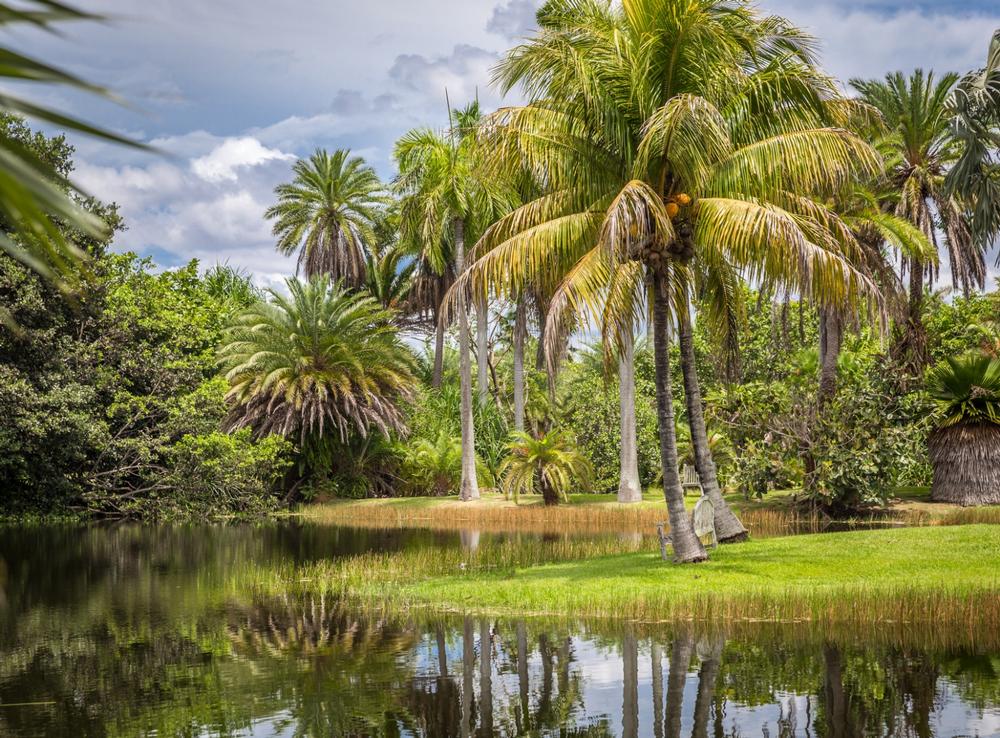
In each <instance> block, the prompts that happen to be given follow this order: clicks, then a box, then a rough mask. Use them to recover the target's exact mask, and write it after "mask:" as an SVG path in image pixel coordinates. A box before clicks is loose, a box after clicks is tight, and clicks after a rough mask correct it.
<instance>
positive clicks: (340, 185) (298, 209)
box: [264, 149, 389, 288]
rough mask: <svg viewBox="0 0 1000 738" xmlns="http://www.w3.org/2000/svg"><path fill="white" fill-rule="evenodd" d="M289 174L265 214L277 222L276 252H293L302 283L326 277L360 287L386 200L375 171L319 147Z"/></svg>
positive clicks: (345, 152)
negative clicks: (273, 203) (290, 176)
mask: <svg viewBox="0 0 1000 738" xmlns="http://www.w3.org/2000/svg"><path fill="white" fill-rule="evenodd" d="M292 172H293V174H294V175H295V177H294V179H293V180H292V181H291V182H289V183H286V184H281V185H278V186H277V187H275V188H274V194H275V195H276V196H277V198H278V202H277V203H276V204H275V205H272V206H271V207H270V208H268V209H267V211H266V213H265V214H264V215H265V217H266V218H268V219H271V220H274V221H275V223H274V227H273V229H272V230H273V233H274V235H275V236H277V238H278V245H277V248H278V251H279V252H280V253H282V254H284V255H286V256H288V255H291V254H294V253H295V252H296V251H297V252H298V254H299V259H298V270H299V271H300V272H301V273H302V274H303V275H304V276H305V278H306V279H311V278H312V277H314V276H316V275H319V274H327V275H329V276H330V277H332V278H333V279H334V280H342V281H343V282H344V284H345V285H347V286H348V287H351V288H357V287H361V286H363V285H364V282H365V276H366V270H365V257H366V255H367V253H368V250H369V249H370V248H371V246H372V244H373V243H374V241H375V234H374V228H375V224H376V220H377V219H378V217H379V208H380V207H381V206H382V205H386V204H388V202H389V200H388V198H387V197H386V196H385V194H384V193H383V190H384V188H383V186H382V183H381V182H380V181H379V178H378V175H376V174H375V170H374V169H372V168H371V167H370V166H368V165H366V164H365V160H364V159H362V158H361V157H360V156H351V152H350V151H349V150H348V149H337V150H336V151H334V152H333V153H332V154H331V153H329V152H327V151H325V150H323V149H317V150H316V152H315V153H313V155H312V156H310V157H309V159H300V160H299V161H297V162H295V164H293V165H292Z"/></svg>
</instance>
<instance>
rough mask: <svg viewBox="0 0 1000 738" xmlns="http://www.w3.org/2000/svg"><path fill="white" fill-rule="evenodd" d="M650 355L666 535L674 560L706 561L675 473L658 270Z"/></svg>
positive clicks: (665, 309)
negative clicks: (665, 515)
mask: <svg viewBox="0 0 1000 738" xmlns="http://www.w3.org/2000/svg"><path fill="white" fill-rule="evenodd" d="M652 287H653V293H654V294H653V321H654V323H653V330H654V335H653V357H654V363H655V366H656V420H657V424H658V425H659V430H660V465H661V466H662V468H663V496H664V498H665V499H666V502H667V510H668V512H669V517H670V537H671V543H672V545H673V548H674V561H675V562H677V563H692V562H696V561H706V560H707V559H708V554H707V553H706V552H705V547H704V546H702V545H701V541H699V540H698V537H697V536H696V535H695V534H694V526H693V525H692V524H691V518H690V517H688V514H687V510H685V508H684V490H683V489H682V488H681V480H680V477H679V476H678V474H677V437H676V435H675V434H676V431H675V429H674V406H673V398H672V397H671V396H670V391H671V390H670V385H671V382H670V350H669V346H668V345H667V341H668V333H667V331H668V329H669V326H668V316H669V304H668V303H669V301H668V299H667V284H666V279H665V278H664V275H663V273H662V272H661V271H659V270H658V271H657V272H656V273H655V274H654V276H653V282H652Z"/></svg>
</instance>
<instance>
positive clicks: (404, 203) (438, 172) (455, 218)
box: [395, 108, 513, 500]
mask: <svg viewBox="0 0 1000 738" xmlns="http://www.w3.org/2000/svg"><path fill="white" fill-rule="evenodd" d="M474 118H478V112H477V111H475V110H473V109H472V108H469V109H467V111H466V112H465V113H463V114H460V115H459V116H458V119H459V122H460V123H461V122H462V121H468V120H469V119H474ZM482 157H483V152H482V149H481V148H480V146H479V142H478V140H477V139H476V137H475V136H474V135H469V131H468V130H467V128H465V127H463V126H461V125H453V126H452V127H451V128H450V129H449V130H448V131H445V132H443V133H438V132H435V131H432V130H430V129H415V130H412V131H410V132H409V133H407V134H406V135H405V136H403V137H402V138H401V139H400V140H399V141H398V142H397V143H396V149H395V158H396V162H397V164H398V166H399V176H398V178H397V180H396V191H397V192H398V193H399V194H400V195H401V198H402V199H401V204H400V207H401V218H402V220H401V226H400V228H401V232H402V238H403V239H404V240H405V241H406V242H408V243H410V244H424V245H426V246H427V253H428V254H429V255H431V257H432V258H434V255H435V254H438V255H443V253H444V251H443V250H442V251H437V249H438V247H439V245H440V244H443V243H450V245H451V249H452V253H453V254H454V268H455V272H456V274H461V273H462V271H463V270H464V269H465V240H466V238H467V237H468V238H477V237H478V234H479V233H481V232H482V227H483V224H484V223H489V222H491V220H492V218H493V217H495V216H496V215H498V214H500V213H502V212H504V211H506V210H507V209H509V208H510V206H511V204H512V200H513V196H512V194H511V192H510V190H509V189H508V188H507V187H505V186H504V184H503V181H502V180H501V179H498V178H496V177H494V176H491V173H490V172H487V171H486V170H484V169H483V167H482ZM434 266H435V268H436V269H437V270H438V271H439V273H443V272H444V270H445V268H446V265H445V264H444V263H442V262H439V263H437V264H434ZM456 312H457V316H458V337H459V359H460V371H459V374H460V384H461V393H462V402H461V420H462V484H461V489H460V493H459V496H460V497H461V499H463V500H472V499H478V498H479V483H478V480H477V478H476V456H475V430H474V427H473V419H472V365H471V363H470V359H469V318H468V310H467V307H466V304H465V294H464V293H462V294H460V295H459V296H458V298H457V308H456ZM443 318H444V316H441V317H440V319H442V320H443Z"/></svg>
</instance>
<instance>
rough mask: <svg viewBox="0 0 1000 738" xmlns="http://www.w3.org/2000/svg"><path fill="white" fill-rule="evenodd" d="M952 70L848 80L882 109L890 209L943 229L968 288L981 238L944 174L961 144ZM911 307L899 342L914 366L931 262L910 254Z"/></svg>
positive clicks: (981, 265) (918, 361) (976, 270)
mask: <svg viewBox="0 0 1000 738" xmlns="http://www.w3.org/2000/svg"><path fill="white" fill-rule="evenodd" d="M957 80H958V76H957V75H955V74H946V75H944V76H943V77H941V79H940V80H935V78H934V74H933V73H927V74H925V73H924V71H923V70H921V69H917V70H915V71H914V72H913V73H912V74H911V75H910V76H909V78H907V77H905V76H904V75H903V73H902V72H893V73H891V74H887V75H886V77H885V79H884V80H860V79H853V80H851V86H852V87H853V88H854V89H855V90H857V91H858V92H859V93H860V94H861V99H862V100H863V101H864V102H865V103H867V104H869V105H871V106H872V107H874V108H875V109H876V110H878V112H879V113H880V114H881V116H882V118H883V120H884V123H885V126H886V129H887V130H888V132H889V133H888V136H887V137H886V138H885V139H884V140H883V141H882V142H881V143H880V147H881V148H882V149H883V150H884V153H885V155H886V159H887V166H886V169H887V174H886V183H887V184H888V185H889V186H890V187H891V189H892V190H894V191H895V193H897V195H898V198H897V204H896V206H895V212H896V214H897V215H900V216H902V217H904V218H906V219H907V220H909V221H910V222H911V223H913V224H914V225H915V226H917V227H918V228H919V229H920V230H921V231H923V233H924V235H925V236H926V237H927V239H928V240H929V241H931V242H932V243H935V244H937V243H938V241H937V234H936V230H937V223H940V230H941V231H942V234H943V237H944V245H945V247H946V248H947V251H948V257H949V262H950V267H951V276H952V283H953V284H954V286H955V287H956V288H958V287H961V288H962V290H963V291H965V293H966V294H968V293H969V291H970V290H972V289H973V288H976V287H978V288H981V287H982V286H983V284H984V281H985V279H986V264H985V256H984V250H983V246H982V244H981V243H978V242H977V241H976V239H975V238H973V235H972V230H971V228H970V224H969V221H968V217H967V215H966V212H967V205H966V203H965V202H964V201H962V200H961V199H960V198H959V197H958V196H957V195H956V194H955V193H952V192H949V190H948V188H947V187H945V176H946V174H947V172H948V170H949V168H950V167H951V166H952V165H953V164H954V162H955V161H956V159H957V158H958V154H959V149H958V146H957V142H956V139H955V138H954V137H953V136H952V133H951V128H950V125H949V107H948V99H949V96H950V94H951V91H952V89H953V87H954V86H955V83H956V81H957ZM907 262H908V265H907V268H908V270H909V293H910V298H909V315H908V322H907V333H906V340H905V343H904V344H903V345H902V346H901V347H900V348H901V353H903V354H904V355H905V356H906V357H907V363H908V364H909V365H910V367H911V368H913V369H920V368H922V367H923V366H924V365H925V364H926V362H927V350H926V335H925V332H924V329H923V323H922V319H921V309H922V305H923V296H924V278H925V276H926V277H929V279H930V280H931V282H933V279H934V277H935V276H936V272H937V269H936V264H934V263H930V262H926V261H922V260H920V259H918V258H916V257H915V256H913V257H910V258H909V259H907Z"/></svg>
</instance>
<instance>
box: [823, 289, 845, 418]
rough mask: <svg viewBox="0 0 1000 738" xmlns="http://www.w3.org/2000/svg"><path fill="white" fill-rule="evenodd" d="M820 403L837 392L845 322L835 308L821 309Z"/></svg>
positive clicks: (828, 399)
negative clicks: (838, 367)
mask: <svg viewBox="0 0 1000 738" xmlns="http://www.w3.org/2000/svg"><path fill="white" fill-rule="evenodd" d="M819 317H820V324H819V405H820V407H822V406H824V405H825V404H826V403H828V402H829V401H830V400H832V399H833V396H834V395H836V394H837V360H838V359H839V358H840V349H841V346H842V345H843V330H844V326H843V322H842V319H841V317H840V314H839V313H838V312H837V311H836V309H835V308H831V307H826V306H824V307H821V308H820V310H819Z"/></svg>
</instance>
